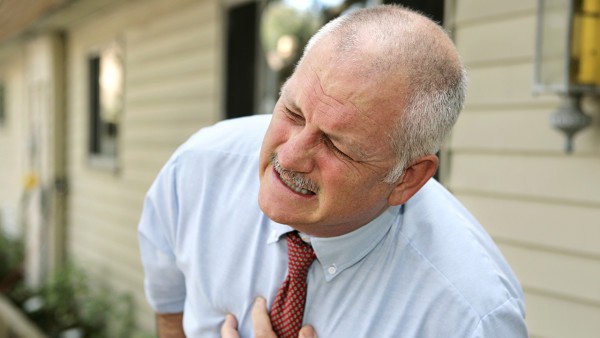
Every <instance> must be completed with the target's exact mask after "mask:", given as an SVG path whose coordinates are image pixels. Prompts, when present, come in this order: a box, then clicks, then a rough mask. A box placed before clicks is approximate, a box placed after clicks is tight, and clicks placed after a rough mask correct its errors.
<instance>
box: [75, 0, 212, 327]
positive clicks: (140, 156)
mask: <svg viewBox="0 0 600 338" xmlns="http://www.w3.org/2000/svg"><path fill="white" fill-rule="evenodd" d="M220 18H221V12H220V5H219V3H218V2H217V1H216V0H214V1H211V0H203V1H171V0H168V1H167V0H156V1H143V2H139V1H138V2H130V4H128V5H125V6H123V7H121V8H118V9H115V10H114V11H110V12H107V13H102V14H101V15H97V16H95V17H94V18H93V19H92V20H86V21H85V22H82V23H81V24H79V25H77V26H74V27H73V28H71V29H70V30H69V31H68V41H69V45H68V60H69V65H70V66H69V69H68V73H69V76H68V81H67V82H68V92H69V95H68V97H69V99H68V116H69V118H68V131H69V134H68V140H69V141H68V144H69V147H68V172H69V177H70V192H69V194H70V195H69V207H68V209H67V210H68V224H69V236H68V253H69V256H70V257H72V258H74V259H75V260H76V261H78V262H79V263H80V265H81V266H83V267H86V269H88V271H89V272H90V273H91V274H92V275H93V276H95V277H97V278H99V279H100V280H103V281H106V282H108V283H109V285H110V286H112V287H114V288H115V290H117V291H127V292H131V293H132V294H133V295H134V298H135V301H136V304H137V305H138V322H139V323H140V324H141V326H142V328H145V329H146V330H153V328H154V323H153V319H154V314H153V313H152V311H151V310H150V308H149V307H148V306H147V304H146V301H145V298H144V294H143V272H142V268H141V264H140V259H139V252H138V245H137V223H138V220H139V216H140V213H141V210H142V203H143V198H144V195H145V193H146V191H147V190H148V188H149V187H150V184H151V183H152V181H153V179H154V178H155V176H156V175H157V173H158V171H159V170H160V168H161V167H162V165H163V164H164V163H165V162H166V160H167V159H168V157H169V156H170V155H171V153H172V152H173V151H174V150H175V149H176V147H177V146H178V145H180V144H181V143H182V142H183V141H185V139H187V138H188V137H189V136H190V135H191V134H192V133H194V132H195V131H196V130H198V129H199V128H200V127H202V126H206V125H210V124H213V123H215V122H216V121H218V120H219V119H221V107H220V97H221V93H220V91H221V60H220V59H221V56H220V53H221V37H220V34H221V21H220ZM114 39H118V40H119V41H120V42H121V43H122V46H123V49H124V54H125V112H124V114H123V116H122V118H121V125H120V131H119V132H120V135H119V152H120V153H119V156H118V164H117V167H118V168H117V170H106V169H102V168H97V167H94V166H93V165H91V164H90V162H89V158H88V137H89V134H88V130H89V127H88V126H89V121H88V104H89V103H88V100H89V97H88V92H87V90H88V89H87V88H88V81H89V80H88V78H87V58H88V55H89V53H90V52H91V51H93V50H95V49H96V48H98V47H102V46H103V45H105V44H107V43H110V42H112V41H113V40H114Z"/></svg>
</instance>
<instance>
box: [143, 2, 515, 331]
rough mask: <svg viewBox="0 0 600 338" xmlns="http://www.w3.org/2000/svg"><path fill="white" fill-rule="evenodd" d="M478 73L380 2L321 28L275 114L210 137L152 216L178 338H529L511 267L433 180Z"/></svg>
mask: <svg viewBox="0 0 600 338" xmlns="http://www.w3.org/2000/svg"><path fill="white" fill-rule="evenodd" d="M465 81H466V80H465V73H464V69H463V67H462V65H461V62H460V60H459V57H458V55H457V53H456V50H455V48H454V46H453V44H452V42H451V41H450V39H449V38H448V37H447V35H446V34H445V33H444V32H443V30H442V29H440V27H438V26H437V25H436V24H435V23H433V22H431V21H430V20H428V19H427V18H425V17H423V16H421V15H419V14H416V13H413V12H411V11H408V10H406V9H403V8H401V7H397V6H379V7H374V8H369V9H364V10H359V11H356V12H353V13H351V14H348V15H346V16H343V17H341V18H338V19H336V20H334V21H332V22H331V23H329V24H328V25H326V26H325V27H324V28H323V29H322V30H321V31H320V32H319V33H317V34H316V35H315V36H314V37H313V38H312V40H311V41H310V42H309V44H308V46H307V47H306V50H305V54H304V56H303V58H302V60H301V61H300V62H299V64H298V66H297V68H296V70H295V71H294V73H293V75H292V76H291V78H290V79H289V80H288V81H287V82H286V83H285V85H284V86H283V88H282V91H281V97H280V99H279V101H278V102H277V105H276V107H275V109H274V111H273V114H272V116H257V117H250V118H243V119H237V120H230V121H226V122H221V123H219V124H217V125H215V126H213V127H210V128H206V129H204V130H201V131H200V132H198V133H197V134H196V135H194V136H193V137H192V138H191V139H190V140H189V141H187V142H186V143H185V144H184V145H183V146H182V147H180V149H179V150H178V151H177V152H176V153H175V154H174V155H173V157H172V158H171V159H170V160H169V162H168V163H167V165H166V166H165V167H164V168H163V170H162V171H161V173H160V175H159V177H158V178H157V180H156V181H155V183H154V184H153V186H152V188H151V189H150V191H149V193H148V196H147V199H146V204H145V208H144V213H143V215H142V219H141V221H140V228H139V229H140V230H139V232H140V245H141V251H142V260H143V263H144V268H145V271H146V293H147V296H148V299H149V301H150V303H151V305H152V306H153V308H154V309H155V310H156V311H157V313H158V326H159V332H160V335H161V337H181V336H183V335H184V334H186V335H187V336H188V337H218V336H220V335H222V336H223V337H243V338H246V337H252V336H254V335H256V336H261V337H277V336H278V337H280V338H288V337H297V336H298V335H299V334H300V335H301V336H306V337H310V336H314V334H315V331H316V333H318V335H319V336H320V337H322V338H325V337H343V338H347V337H377V338H386V337H390V338H392V337H394V338H396V337H445V338H448V337H488V338H489V337H498V338H509V337H526V336H527V329H526V327H525V324H524V319H523V318H524V302H523V296H522V291H521V288H520V286H519V283H518V281H517V280H516V278H515V277H514V275H513V273H512V272H511V270H510V268H509V266H508V265H507V263H506V262H505V261H504V259H503V258H502V255H501V254H500V252H499V251H498V249H497V248H496V246H495V245H494V243H493V241H492V240H491V239H490V238H489V236H488V235H487V234H486V233H485V231H484V230H483V228H482V227H481V226H480V225H479V224H478V223H477V221H476V220H475V219H473V217H472V216H471V215H470V214H469V213H468V212H467V211H466V210H465V209H464V207H462V206H461V205H460V203H459V202H458V201H457V200H456V199H454V198H453V197H452V196H451V194H450V193H448V192H447V191H446V190H445V189H444V188H443V187H442V186H440V185H439V184H438V183H437V182H435V181H434V180H432V179H431V177H432V176H433V174H434V173H435V171H436V169H437V165H438V159H437V157H436V156H435V155H434V154H435V153H436V152H437V151H438V150H439V147H440V144H441V142H442V141H443V139H444V137H445V136H446V135H447V134H448V132H449V131H450V129H451V127H452V125H453V124H454V122H455V121H456V118H457V115H458V113H459V111H460V109H461V107H462V102H463V99H464V91H465ZM261 143H262V146H261ZM256 172H258V173H259V175H258V176H257V175H256ZM288 264H289V266H288ZM255 299H258V300H257V301H256V302H255ZM253 309H254V310H253ZM306 324H310V326H307V327H306V328H304V329H303V330H302V331H299V330H300V328H301V326H302V325H306Z"/></svg>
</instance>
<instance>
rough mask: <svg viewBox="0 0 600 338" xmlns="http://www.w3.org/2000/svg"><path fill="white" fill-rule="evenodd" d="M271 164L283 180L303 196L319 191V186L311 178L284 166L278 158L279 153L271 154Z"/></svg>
mask: <svg viewBox="0 0 600 338" xmlns="http://www.w3.org/2000/svg"><path fill="white" fill-rule="evenodd" d="M271 164H272V165H273V169H274V170H275V172H276V173H277V176H278V177H279V179H280V180H281V182H282V183H283V184H284V185H285V186H286V187H288V188H290V189H291V190H293V191H295V192H296V193H298V194H300V195H303V196H312V195H315V194H316V192H317V191H318V186H317V185H316V184H314V183H313V182H312V181H310V180H309V179H307V178H305V177H303V176H302V175H300V174H297V173H295V172H293V171H291V170H287V169H284V168H282V167H281V164H279V161H278V160H277V154H273V155H271Z"/></svg>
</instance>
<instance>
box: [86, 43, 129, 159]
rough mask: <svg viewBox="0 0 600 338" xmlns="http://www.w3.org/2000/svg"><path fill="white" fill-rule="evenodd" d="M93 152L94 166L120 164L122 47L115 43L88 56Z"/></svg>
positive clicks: (91, 154) (90, 131)
mask: <svg viewBox="0 0 600 338" xmlns="http://www.w3.org/2000/svg"><path fill="white" fill-rule="evenodd" d="M88 70H89V90H90V93H89V101H90V106H89V118H90V119H89V121H90V124H89V148H88V150H89V155H90V160H91V163H92V165H93V166H99V167H106V168H109V169H116V168H117V156H118V144H119V142H118V140H119V138H118V136H119V129H120V128H119V122H120V119H121V117H122V115H123V107H124V104H123V87H124V67H123V53H122V49H121V48H120V47H119V46H118V45H116V44H114V45H111V46H109V47H106V48H103V49H102V50H100V51H99V52H97V53H93V54H91V55H90V57H89V58H88Z"/></svg>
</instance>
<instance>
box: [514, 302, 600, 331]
mask: <svg viewBox="0 0 600 338" xmlns="http://www.w3.org/2000/svg"><path fill="white" fill-rule="evenodd" d="M527 291H529V290H526V293H525V299H526V303H527V325H528V327H529V331H530V332H531V335H532V336H540V337H544V338H571V337H577V338H597V337H598V332H600V320H598V319H599V318H600V308H599V307H597V306H594V305H590V304H582V303H575V302H572V301H569V300H565V299H560V298H555V297H553V296H552V295H546V294H543V293H538V292H535V291H529V292H527Z"/></svg>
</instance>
